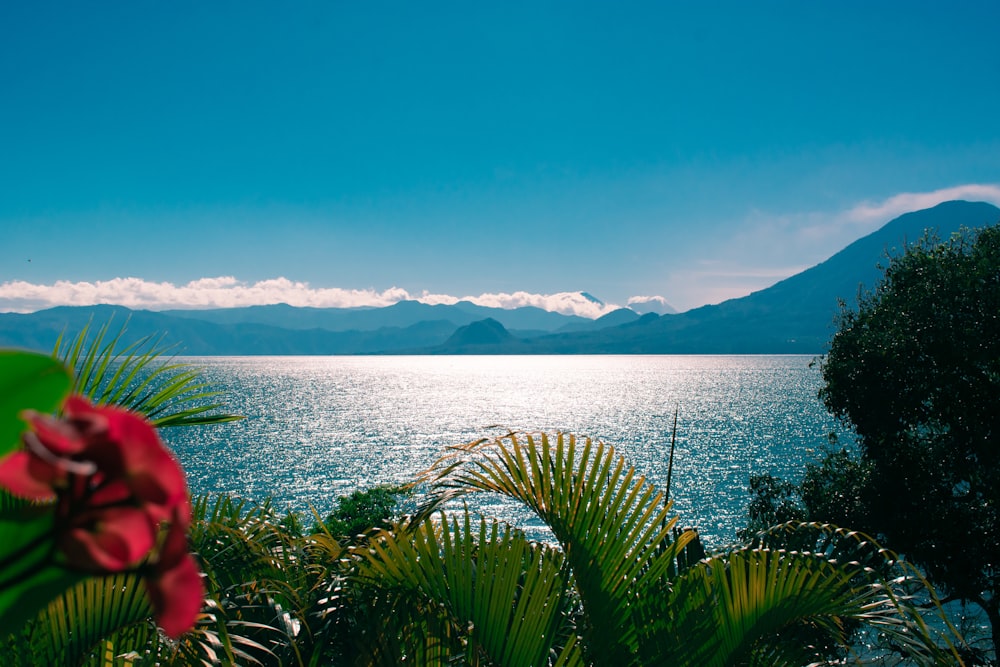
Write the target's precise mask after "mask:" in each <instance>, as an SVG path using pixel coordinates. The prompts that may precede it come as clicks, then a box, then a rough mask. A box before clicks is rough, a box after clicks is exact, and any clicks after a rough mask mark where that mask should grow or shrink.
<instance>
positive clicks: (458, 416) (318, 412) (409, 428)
mask: <svg viewBox="0 0 1000 667" xmlns="http://www.w3.org/2000/svg"><path fill="white" fill-rule="evenodd" d="M186 361H190V362H192V363H194V364H195V365H196V366H199V367H201V368H202V369H203V371H204V375H205V377H206V379H208V380H209V381H210V382H211V383H212V384H213V385H215V386H216V387H217V388H219V389H220V390H222V391H223V392H224V400H225V402H226V408H227V410H228V411H229V412H234V413H238V414H242V415H245V416H246V419H245V420H243V421H240V422H236V423H232V424H225V425H219V426H213V427H205V428H188V429H166V433H165V435H166V438H167V440H168V442H169V443H170V444H171V446H172V447H173V448H174V449H175V450H176V452H177V454H178V456H179V457H180V458H181V460H182V462H183V463H184V465H185V467H186V468H187V470H188V472H189V475H190V481H191V486H192V489H193V491H194V492H195V493H213V492H220V491H225V492H232V493H235V494H238V495H241V496H244V497H248V498H252V499H255V500H259V499H263V498H264V497H268V496H270V497H273V498H274V500H275V501H276V502H277V504H278V506H279V507H287V508H290V509H294V510H298V511H305V510H307V509H308V507H309V505H310V504H312V505H313V506H315V507H316V508H317V509H318V510H320V511H321V512H324V511H327V510H329V509H330V508H331V507H332V506H333V504H334V501H335V499H336V498H337V497H338V496H340V495H343V494H346V493H349V492H351V491H353V490H355V489H357V488H361V487H367V486H372V485H375V484H379V483H384V482H405V481H409V480H410V479H412V477H413V475H414V473H416V472H417V471H419V470H421V469H423V468H425V467H426V466H428V465H430V463H431V462H433V461H434V459H435V458H437V457H438V456H439V455H440V454H441V453H442V452H443V450H444V448H445V447H447V446H448V445H453V444H459V443H464V442H468V441H471V440H475V439H479V438H481V437H487V436H494V435H500V434H502V433H504V432H506V431H507V430H511V429H514V430H525V431H541V430H544V431H550V432H554V431H568V432H573V433H576V434H579V435H589V436H592V437H594V438H597V439H600V440H602V441H604V442H607V443H610V444H612V445H614V446H615V447H616V448H617V449H618V450H619V451H620V452H621V453H623V454H624V455H625V456H626V457H628V459H629V460H630V461H631V462H632V463H633V464H634V465H635V466H636V467H637V468H638V469H639V471H640V472H642V473H644V474H646V475H647V477H648V478H650V479H651V480H652V481H653V482H655V483H657V484H660V485H662V484H663V483H665V481H666V475H667V454H668V452H669V446H670V431H671V426H672V423H673V414H674V409H675V408H677V409H678V411H679V417H678V427H677V453H676V459H675V463H674V472H673V481H672V486H673V490H672V494H671V495H672V496H673V497H674V499H675V501H676V504H675V511H676V512H677V513H678V514H679V515H680V517H681V522H682V523H683V524H684V525H697V526H698V527H699V529H700V530H701V531H702V533H703V535H704V536H705V537H706V538H707V539H708V540H709V541H710V542H711V543H713V544H716V545H718V544H720V543H721V542H727V541H730V540H732V539H733V538H734V537H735V531H736V529H737V528H738V527H739V526H741V525H742V524H743V521H744V519H743V516H744V511H745V505H746V502H747V500H748V495H747V490H746V489H747V481H748V478H749V476H750V475H751V474H752V473H756V472H772V473H774V474H778V475H783V476H790V477H796V476H798V475H799V473H800V472H801V469H802V465H803V463H804V462H805V461H807V460H814V459H815V458H817V457H818V456H819V453H820V452H821V451H822V449H823V447H824V446H825V445H826V443H827V442H828V434H829V433H831V432H834V431H837V432H838V433H839V432H840V431H839V430H838V427H837V425H836V423H835V421H834V420H833V419H832V418H831V417H830V416H829V415H828V414H827V413H826V411H825V409H824V408H823V406H822V404H821V403H820V402H819V400H818V399H817V398H816V392H817V390H818V389H819V387H820V384H821V379H820V375H819V371H818V370H817V369H815V368H809V362H810V361H811V358H810V357H807V356H524V357H511V356H482V357H474V356H452V357H447V356H445V357H430V356H419V357H397V356H388V357H204V358H189V359H187V360H186ZM840 434H841V436H843V433H840ZM486 509H487V510H488V511H489V512H490V513H492V514H497V515H501V517H502V518H505V519H508V520H511V521H513V522H515V523H519V524H523V523H525V522H527V523H529V524H530V517H526V516H524V515H522V514H521V513H518V512H517V511H516V510H514V509H513V508H511V507H508V506H507V505H505V504H503V503H500V504H496V505H492V506H489V507H487V508H486Z"/></svg>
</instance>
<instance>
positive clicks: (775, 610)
mask: <svg viewBox="0 0 1000 667" xmlns="http://www.w3.org/2000/svg"><path fill="white" fill-rule="evenodd" d="M777 535H785V536H787V537H789V538H790V539H789V541H790V542H794V543H797V544H799V545H802V544H805V543H807V542H809V541H812V542H813V543H814V544H816V545H817V548H816V549H815V550H786V549H775V548H768V547H761V546H758V545H751V546H746V547H742V548H737V549H733V550H730V551H728V552H725V553H722V554H719V555H716V556H711V557H708V558H706V559H704V560H702V561H701V562H700V563H698V564H696V565H695V566H693V567H691V568H689V569H687V570H685V571H684V572H682V573H679V574H678V575H677V576H676V577H674V578H673V579H672V581H671V586H670V589H669V591H665V594H664V595H663V596H660V597H648V598H644V599H641V600H639V601H638V604H637V605H636V606H635V608H634V609H633V617H634V622H635V623H636V625H637V626H638V627H639V628H641V630H640V638H641V649H642V655H643V660H644V662H645V663H646V664H670V665H678V666H679V667H702V666H704V667H723V666H727V665H761V666H762V667H763V666H767V667H771V666H778V665H788V666H797V665H804V664H827V663H828V662H830V663H833V662H837V664H841V663H840V662H839V661H840V660H842V659H843V658H844V656H846V655H848V654H849V653H850V651H851V648H850V637H851V633H852V632H853V631H854V630H855V629H856V628H865V627H867V628H871V629H873V630H874V631H875V632H876V633H878V634H879V635H881V636H882V637H884V638H888V639H889V640H890V641H891V643H892V647H893V650H894V651H896V652H898V653H901V654H903V655H905V656H906V657H907V659H908V660H909V661H910V663H908V664H916V665H954V664H960V661H959V659H958V655H957V653H956V652H955V650H954V648H953V646H954V642H953V640H954V639H956V637H955V636H949V633H947V632H942V631H937V632H934V631H931V630H930V628H929V627H928V626H927V624H926V623H924V621H923V618H922V615H921V613H920V610H918V609H917V608H916V607H914V606H913V605H911V604H910V603H909V600H910V598H911V596H912V593H913V590H914V586H916V587H918V588H919V587H923V586H925V584H924V583H923V582H922V581H920V580H919V579H918V578H914V577H913V576H912V574H913V573H912V572H906V570H905V567H904V568H902V569H901V568H900V567H899V564H898V563H895V561H894V560H893V557H892V555H891V554H890V553H888V552H886V551H884V550H882V549H880V548H878V546H877V545H874V544H873V543H872V542H870V541H869V540H868V539H867V538H865V537H864V536H862V535H859V534H858V533H851V532H849V531H844V530H840V529H837V528H835V527H831V526H821V525H817V524H785V525H783V526H779V527H776V528H775V529H774V530H773V535H771V536H770V537H774V536H777ZM767 541H771V540H770V539H768V540H767ZM833 553H836V554H839V555H840V556H841V559H835V558H831V556H830V554H833ZM925 590H926V589H925ZM939 618H941V617H939ZM870 657H874V654H873V656H870Z"/></svg>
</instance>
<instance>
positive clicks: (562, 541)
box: [421, 433, 696, 666]
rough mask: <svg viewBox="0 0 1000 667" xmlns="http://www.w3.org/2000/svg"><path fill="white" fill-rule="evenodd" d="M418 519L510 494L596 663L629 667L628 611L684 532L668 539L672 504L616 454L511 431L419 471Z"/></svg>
mask: <svg viewBox="0 0 1000 667" xmlns="http://www.w3.org/2000/svg"><path fill="white" fill-rule="evenodd" d="M421 479H422V481H425V482H428V483H430V484H431V495H430V501H429V502H428V503H427V504H426V505H425V506H424V507H423V508H422V514H423V515H426V513H427V512H428V511H429V510H432V509H433V508H436V507H440V506H442V505H443V504H445V503H446V502H448V501H449V500H451V499H454V498H457V497H459V496H462V495H464V494H467V493H471V492H492V493H499V494H502V495H506V496H509V497H511V498H514V499H516V500H519V501H520V502H522V503H524V504H525V505H526V506H527V507H529V508H531V509H532V510H533V511H534V512H535V513H536V514H537V515H538V517H539V518H540V519H541V520H542V521H544V522H545V523H546V524H547V525H548V526H549V528H551V530H552V533H553V535H554V536H555V538H556V540H557V541H558V542H559V545H560V546H561V547H562V549H563V551H564V552H565V554H566V560H567V563H568V564H569V567H570V571H571V573H572V582H573V585H574V586H575V588H576V590H577V591H578V593H579V596H580V600H581V603H582V611H583V618H584V620H583V627H582V628H581V631H582V634H583V636H584V639H585V640H586V641H585V644H584V648H585V651H586V652H587V658H588V660H590V661H592V662H593V663H594V664H599V665H616V666H619V665H624V664H629V663H630V662H631V661H632V660H633V659H634V656H635V653H636V651H637V649H638V639H637V636H636V628H635V626H634V625H633V623H632V621H631V615H630V613H629V609H630V606H631V605H632V604H633V603H634V601H635V600H636V599H637V598H639V597H642V596H643V595H647V594H657V592H656V590H655V589H654V588H652V587H654V586H659V585H660V582H662V580H663V577H664V576H666V575H667V574H668V573H669V572H671V571H672V569H673V568H675V566H676V562H677V558H678V556H679V555H680V554H681V553H682V552H683V549H684V547H685V546H686V545H687V544H688V543H689V542H691V541H692V540H694V539H695V537H696V536H695V534H694V533H693V532H690V531H686V532H680V533H678V534H677V536H676V538H675V531H674V528H675V525H676V522H677V519H676V518H674V517H671V516H670V503H669V502H667V500H666V499H665V497H664V494H662V493H661V492H659V491H658V490H657V489H656V488H655V487H653V486H652V485H651V484H649V483H648V482H646V480H645V478H644V477H642V476H640V475H638V474H637V473H636V471H635V470H634V469H633V468H632V467H631V466H630V465H628V464H627V462H626V461H625V459H624V458H623V457H621V456H619V455H618V454H617V453H616V452H615V450H614V448H613V447H610V446H608V445H605V444H603V443H595V442H593V441H591V440H590V439H589V438H587V439H584V440H582V441H581V440H580V439H578V438H577V437H575V436H573V435H567V434H562V433H560V434H557V435H556V436H555V438H550V437H549V435H548V434H545V433H542V434H540V435H538V436H534V435H530V434H528V435H524V436H519V435H516V434H509V435H507V436H504V437H501V438H497V439H495V440H492V441H490V440H480V441H476V442H473V443H470V444H468V445H464V446H460V447H455V448H453V449H452V451H451V452H450V453H448V454H446V455H445V456H443V457H442V458H441V459H439V460H438V461H437V462H436V463H435V464H434V465H433V466H432V467H431V468H430V469H429V470H428V471H426V472H425V473H423V474H422V476H421Z"/></svg>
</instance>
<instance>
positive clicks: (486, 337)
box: [442, 318, 518, 350]
mask: <svg viewBox="0 0 1000 667" xmlns="http://www.w3.org/2000/svg"><path fill="white" fill-rule="evenodd" d="M517 340H518V339H517V338H515V337H514V336H513V335H512V334H511V333H510V332H509V331H507V329H505V328H504V326H503V325H502V324H500V323H499V322H497V321H496V320H494V319H493V318H487V319H485V320H480V321H478V322H473V323H472V324H466V325H465V326H464V327H459V328H458V329H457V330H456V331H455V333H453V334H452V335H451V336H450V337H449V338H448V340H446V341H445V342H444V345H443V346H442V347H444V348H445V349H449V350H451V349H454V348H459V347H472V348H475V347H479V346H482V345H505V344H510V343H513V342H515V341H517Z"/></svg>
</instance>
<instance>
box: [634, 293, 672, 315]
mask: <svg viewBox="0 0 1000 667" xmlns="http://www.w3.org/2000/svg"><path fill="white" fill-rule="evenodd" d="M628 307H629V308H631V309H632V310H634V311H635V312H637V313H659V314H660V315H663V314H665V313H676V312H677V309H676V308H674V307H673V306H672V305H670V304H669V303H667V300H666V299H664V298H663V297H662V296H631V297H629V299H628Z"/></svg>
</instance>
